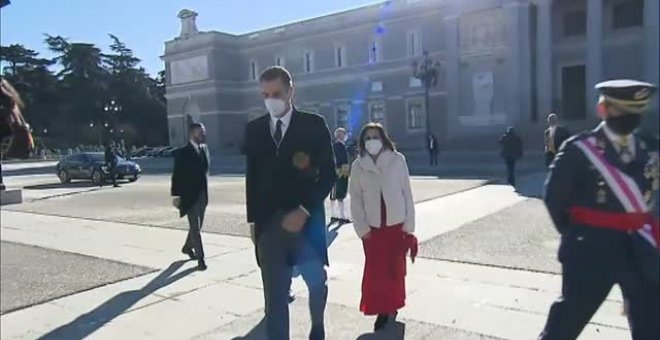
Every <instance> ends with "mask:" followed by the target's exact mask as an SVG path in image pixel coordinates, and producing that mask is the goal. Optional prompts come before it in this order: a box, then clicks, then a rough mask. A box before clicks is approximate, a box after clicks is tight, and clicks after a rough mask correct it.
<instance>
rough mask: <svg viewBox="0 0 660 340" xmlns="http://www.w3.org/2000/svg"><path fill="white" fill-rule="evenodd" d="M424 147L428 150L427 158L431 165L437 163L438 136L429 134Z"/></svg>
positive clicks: (438, 150) (438, 151)
mask: <svg viewBox="0 0 660 340" xmlns="http://www.w3.org/2000/svg"><path fill="white" fill-rule="evenodd" d="M426 148H427V149H428V151H429V158H430V163H431V166H437V165H438V153H440V146H439V145H438V138H436V137H435V135H434V134H432V133H431V134H429V135H428V137H427V140H426Z"/></svg>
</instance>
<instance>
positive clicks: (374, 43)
mask: <svg viewBox="0 0 660 340" xmlns="http://www.w3.org/2000/svg"><path fill="white" fill-rule="evenodd" d="M381 53H382V52H381V41H380V39H378V38H376V39H372V40H371V41H370V42H369V63H377V62H379V61H380V59H381V56H382V55H381Z"/></svg>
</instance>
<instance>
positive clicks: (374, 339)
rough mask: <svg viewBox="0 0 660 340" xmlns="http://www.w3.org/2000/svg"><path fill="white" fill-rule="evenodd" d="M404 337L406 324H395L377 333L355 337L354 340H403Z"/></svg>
mask: <svg viewBox="0 0 660 340" xmlns="http://www.w3.org/2000/svg"><path fill="white" fill-rule="evenodd" d="M405 336H406V324H405V323H402V322H399V321H397V322H395V323H394V324H393V325H388V326H387V327H385V328H384V329H382V330H380V331H378V332H377V333H365V334H362V335H360V336H358V337H357V339H356V340H403V339H405Z"/></svg>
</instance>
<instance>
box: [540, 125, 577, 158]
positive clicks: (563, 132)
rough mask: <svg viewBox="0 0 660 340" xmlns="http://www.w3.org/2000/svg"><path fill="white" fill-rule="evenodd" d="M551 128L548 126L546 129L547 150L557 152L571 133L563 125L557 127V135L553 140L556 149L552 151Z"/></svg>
mask: <svg viewBox="0 0 660 340" xmlns="http://www.w3.org/2000/svg"><path fill="white" fill-rule="evenodd" d="M550 131H551V130H550V128H547V129H546V130H545V152H549V153H557V152H558V151H559V148H561V145H562V144H563V143H564V141H565V140H567V139H568V138H569V137H571V133H570V132H569V131H568V129H566V128H565V127H563V126H557V129H556V130H555V135H554V136H553V139H552V141H553V142H554V147H555V151H554V152H552V151H551V150H549V145H548V144H549V143H548V140H549V138H550Z"/></svg>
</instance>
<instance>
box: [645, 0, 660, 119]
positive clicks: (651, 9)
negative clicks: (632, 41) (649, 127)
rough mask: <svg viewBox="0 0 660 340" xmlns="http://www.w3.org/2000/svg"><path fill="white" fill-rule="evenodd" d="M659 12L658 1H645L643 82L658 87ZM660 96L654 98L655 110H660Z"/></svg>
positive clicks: (659, 2) (659, 62) (659, 59)
mask: <svg viewBox="0 0 660 340" xmlns="http://www.w3.org/2000/svg"><path fill="white" fill-rule="evenodd" d="M659 12H660V1H658V0H645V1H644V47H645V50H644V80H646V81H648V82H650V83H653V84H655V85H656V86H658V85H660V83H659V82H660V80H659V79H658V77H659V75H658V72H660V70H659V69H658V66H659V65H658V64H660V58H659V57H658V49H660V46H658V45H659V44H658V39H659V36H660V34H659V33H658V31H659V30H658V13H659ZM659 98H660V95H657V94H656V95H655V96H654V99H653V100H654V102H655V106H654V108H655V109H656V110H658V109H660V105H659Z"/></svg>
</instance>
